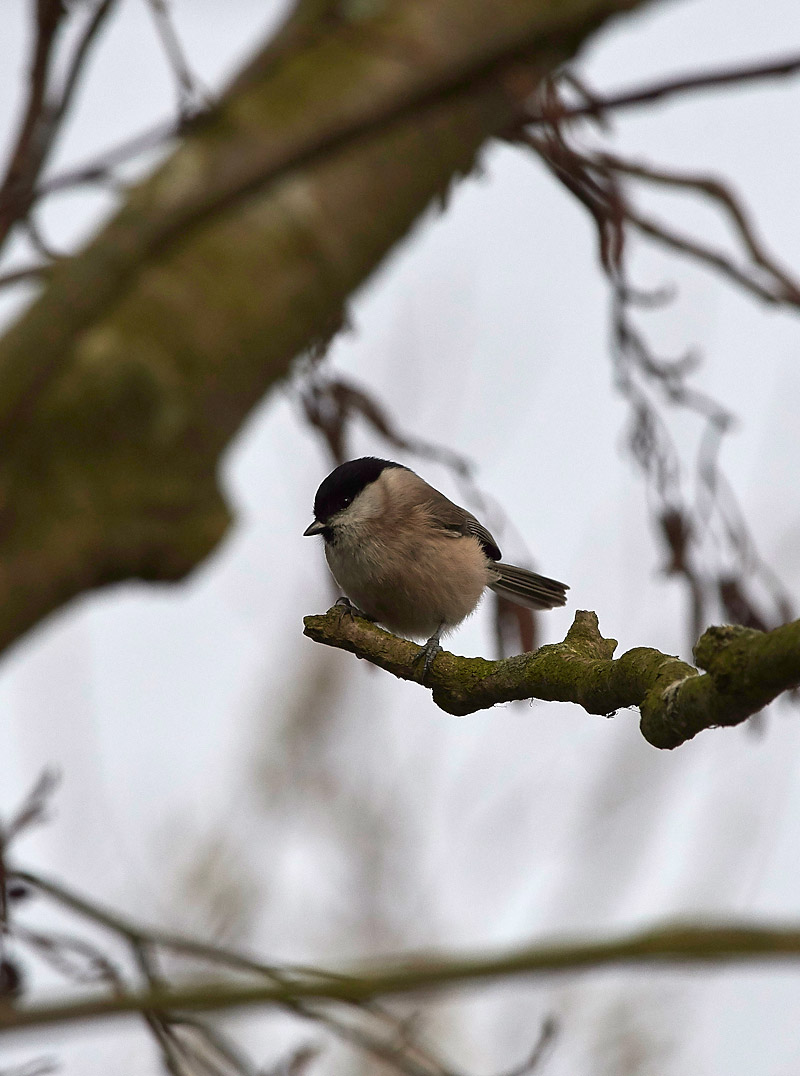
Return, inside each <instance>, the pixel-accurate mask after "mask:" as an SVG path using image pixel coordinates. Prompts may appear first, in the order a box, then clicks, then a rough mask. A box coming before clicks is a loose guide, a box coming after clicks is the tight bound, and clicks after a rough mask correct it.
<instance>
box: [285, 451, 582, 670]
mask: <svg viewBox="0 0 800 1076" xmlns="http://www.w3.org/2000/svg"><path fill="white" fill-rule="evenodd" d="M303 533H304V535H311V534H321V535H322V537H323V538H324V539H325V557H326V559H327V561H328V567H329V568H330V570H331V573H332V574H333V577H334V579H335V580H336V582H337V583H338V584H339V586H340V587H341V588H342V590H343V591H344V593H345V595H346V596H347V599H352V601H353V602H354V603H355V605H356V606H357V607H358V608H357V610H356V611H357V612H360V613H362V614H363V615H364V616H366V618H367V619H368V620H374V621H377V622H378V623H380V624H383V625H384V627H386V628H388V629H389V630H390V631H392V632H394V633H395V634H397V635H403V636H406V637H408V638H411V639H426V640H427V641H426V643H425V646H424V647H423V649H422V651H421V652H420V655H419V657H420V658H422V657H424V660H425V664H424V668H423V673H422V679H423V681H424V679H425V677H426V675H427V673H428V669H429V668H430V665H431V662H432V661H433V659H434V658H435V656H436V655H437V654H438V653H439V652H440V651H441V649H442V648H441V646H440V645H439V640H440V638H441V636H442V634H444V633H446V632H449V631H452V630H453V629H454V628H457V627H458V625H459V624H460V623H461V622H462V621H463V620H465V619H466V618H467V617H468V616H469V615H470V613H472V612H474V611H475V609H476V608H477V605H478V602H479V601H480V599H481V595H482V594H483V591H484V589H485V588H486V587H490V588H491V589H492V590H493V591H495V592H496V593H497V594H501V595H502V596H503V597H505V598H510V599H511V601H514V602H517V604H519V605H525V606H527V607H528V608H529V609H553V608H554V607H555V606H557V605H564V603H565V602H566V591H567V590H568V589H569V588H568V587H567V586H566V585H565V584H564V583H559V582H557V581H556V580H555V579H547V578H546V577H545V576H542V575H536V574H535V573H534V572H529V571H528V570H527V569H525V568H517V567H516V566H515V565H513V564H503V563H502V562H501V561H500V550H499V549H498V546H497V542H495V540H494V538H493V537H492V535H491V534H490V533H489V531H488V530H487V529H486V527H484V526H483V524H482V523H479V522H478V520H477V519H476V518H475V516H473V515H472V514H471V513H470V512H467V511H466V509H464V508H459V506H458V505H457V504H454V503H453V502H452V501H451V500H449V499H448V498H447V497H445V495H444V494H443V493H440V492H439V491H438V490H437V489H434V488H433V486H429V485H428V483H427V482H425V481H424V480H423V479H422V478H420V477H419V475H418V474H415V473H414V471H412V470H410V469H409V468H408V467H404V466H403V465H402V464H400V463H392V462H391V460H382V459H376V458H375V457H374V456H364V457H363V458H361V459H357V460H348V461H347V463H343V464H341V466H339V467H337V468H336V469H335V470H334V471H331V473H330V474H329V475H328V477H327V478H326V479H325V480H324V482H323V483H322V484H321V485H320V487H319V489H318V490H317V495H316V497H315V499H314V522H313V523H312V524H311V526H310V527H308V528H307V529H306V530H305V531H304V532H303ZM418 660H419V659H418Z"/></svg>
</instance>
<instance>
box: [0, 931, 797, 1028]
mask: <svg viewBox="0 0 800 1076" xmlns="http://www.w3.org/2000/svg"><path fill="white" fill-rule="evenodd" d="M798 958H800V929H798V928H797V927H768V926H756V925H750V924H736V923H732V924H729V925H725V926H710V925H691V924H687V925H684V926H680V925H678V926H674V925H673V926H664V927H655V928H652V929H650V930H647V931H643V932H641V933H637V934H632V935H626V936H623V937H620V938H613V939H610V940H602V941H582V942H559V941H556V942H553V943H544V944H539V945H535V946H530V947H528V948H519V949H515V950H511V951H510V952H504V953H496V954H492V953H488V954H487V953H481V954H475V955H465V956H439V957H435V956H426V955H420V956H418V957H416V958H413V959H405V960H402V961H398V962H396V963H391V964H386V965H384V966H382V967H380V966H378V967H375V966H374V965H373V967H372V968H370V969H365V970H361V971H357V970H356V971H350V972H349V973H342V974H331V975H327V976H326V975H322V976H320V977H319V978H318V979H316V980H302V981H299V982H292V983H280V984H267V983H264V982H263V980H262V981H260V982H256V983H252V984H249V983H248V984H245V985H239V984H236V985H234V984H231V983H230V982H227V983H205V984H201V985H190V986H186V987H181V988H176V989H169V990H154V991H148V992H146V993H138V994H127V995H123V996H121V997H118V996H117V997H115V996H104V997H97V996H96V995H95V996H92V997H78V998H74V999H71V1000H69V1001H66V1002H61V1003H59V1004H55V1005H52V1004H51V1005H42V1006H36V1007H31V1008H27V1009H23V1008H16V1009H14V1008H2V1009H0V1033H2V1032H8V1031H14V1030H19V1029H22V1028H29V1027H42V1026H45V1025H54V1024H65V1023H75V1022H78V1021H85V1020H100V1019H108V1018H109V1017H113V1016H119V1015H122V1014H130V1013H142V1012H153V1011H156V1012H164V1011H179V1012H181V1011H182V1012H189V1011H196V1012H207V1011H211V1010H219V1009H231V1008H244V1007H248V1006H254V1005H276V1004H286V1003H287V1002H292V1001H305V1000H318V1001H344V1002H355V1003H363V1002H367V1001H370V1000H372V999H375V998H379V997H388V996H390V995H399V994H409V993H418V992H420V991H425V992H427V993H430V992H431V991H434V990H443V989H450V988H453V987H456V986H465V985H468V984H475V983H478V984H486V983H489V982H492V981H495V980H508V979H514V978H528V977H531V976H534V975H544V974H552V973H553V972H559V971H560V972H566V971H573V972H574V971H587V970H592V969H597V968H603V967H610V966H626V967H635V966H650V967H652V966H662V967H663V966H685V965H688V964H708V965H721V964H732V963H744V962H747V963H756V962H757V963H765V962H774V961H781V962H786V961H792V962H796V961H797V960H798Z"/></svg>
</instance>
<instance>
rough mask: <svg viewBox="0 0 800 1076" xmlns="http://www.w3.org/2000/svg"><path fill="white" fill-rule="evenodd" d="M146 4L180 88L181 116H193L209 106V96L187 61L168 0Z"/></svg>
mask: <svg viewBox="0 0 800 1076" xmlns="http://www.w3.org/2000/svg"><path fill="white" fill-rule="evenodd" d="M146 3H147V6H148V7H149V8H150V11H151V13H152V15H153V21H154V23H155V27H156V32H157V33H158V36H159V39H160V40H161V44H162V46H163V49H164V55H165V56H166V58H167V62H168V64H169V67H170V70H171V71H172V74H173V76H174V78H175V83H176V86H177V88H178V112H179V115H180V116H181V117H182V118H184V117H187V116H190V115H193V114H194V113H195V112H196V111H197V109H198V108H199V107H207V106H208V104H209V101H208V98H207V95H206V94H205V92H204V91H203V90H202V89H201V88H200V86H199V83H198V81H197V79H196V78H195V76H194V74H193V73H192V70H191V68H190V66H189V63H188V60H187V59H186V54H185V53H184V50H183V46H182V45H181V40H180V38H179V37H178V33H177V31H176V29H175V26H174V23H173V21H172V16H171V14H170V10H169V6H168V4H167V0H146Z"/></svg>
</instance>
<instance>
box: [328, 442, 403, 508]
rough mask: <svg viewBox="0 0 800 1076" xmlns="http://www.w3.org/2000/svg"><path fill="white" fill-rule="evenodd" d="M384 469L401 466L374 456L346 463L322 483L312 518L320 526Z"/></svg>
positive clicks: (345, 505) (344, 506)
mask: <svg viewBox="0 0 800 1076" xmlns="http://www.w3.org/2000/svg"><path fill="white" fill-rule="evenodd" d="M387 467H400V468H402V470H407V468H405V467H403V465H402V464H401V463H392V461H391V460H379V459H377V458H376V457H375V456H362V457H361V459H358V460H348V461H347V463H343V464H341V465H340V466H339V467H337V468H336V470H335V471H331V473H330V474H329V475H328V477H327V478H326V479H325V480H324V481H323V483H322V484H321V486H320V487H319V489H318V490H317V495H316V497H315V498H314V517H315V518H316V519H318V520H319V521H320V522H321V523H325V522H327V521H328V520H329V519H330V518H331V516H334V515H336V513H337V512H340V511H341V510H342V508H346V507H347V506H348V504H350V503H351V501H353V500H354V499H355V498H356V497H357V496H358V494H359V493H360V492H361V491H362V489H364V487H365V486H368V485H369V484H370V482H374V481H375V479H376V478H378V477H379V475H381V474H382V472H383V471H385V470H386V468H387Z"/></svg>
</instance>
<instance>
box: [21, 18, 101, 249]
mask: <svg viewBox="0 0 800 1076" xmlns="http://www.w3.org/2000/svg"><path fill="white" fill-rule="evenodd" d="M115 2H116V0H101V2H100V3H99V4H98V5H97V7H96V8H95V10H94V12H93V13H92V15H91V16H90V18H89V20H88V22H87V25H86V27H85V28H84V30H83V33H82V34H81V37H80V39H79V41H78V44H77V46H76V47H75V51H74V52H73V54H72V58H71V62H70V66H69V69H68V72H67V76H66V78H65V81H64V85H63V87H62V88H61V91H60V93H58V94H57V95H55V96H54V95H53V91H52V88H51V86H50V69H51V64H52V54H53V49H54V46H55V41H56V35H57V32H58V30H59V29H60V27H61V24H62V21H63V19H64V17H65V15H66V13H67V9H66V7H65V6H64V4H63V3H62V0H41V2H40V3H39V20H38V24H37V38H36V43H35V46H34V61H33V65H32V70H31V85H30V91H29V95H28V101H27V103H26V107H25V114H24V119H23V121H22V125H21V129H20V133H19V135H18V137H17V143H16V145H15V147H14V149H13V150H12V153H11V158H10V163H9V165H8V168H7V170H6V174H5V177H4V179H3V182H2V184H0V246H2V245H3V243H5V241H6V239H7V237H8V235H9V234H10V231H11V229H12V228H13V226H14V225H15V224H16V223H17V221H19V220H21V219H22V218H24V217H25V215H26V214H27V212H28V210H29V209H30V206H31V205H32V200H33V197H34V190H35V187H36V183H37V180H38V178H39V176H40V174H41V172H42V169H43V168H44V166H45V164H46V163H47V159H48V157H49V155H50V153H51V151H52V149H53V146H54V144H55V141H56V138H57V136H58V134H59V132H60V130H61V126H62V123H63V121H64V118H65V117H66V115H67V113H68V111H69V108H70V105H71V104H72V101H73V98H74V94H75V90H76V89H77V86H78V84H79V81H80V76H81V74H82V73H83V71H84V68H85V66H86V61H87V58H88V55H89V52H90V50H91V47H92V45H93V44H94V43H95V42H96V40H97V37H98V35H99V33H100V30H101V29H102V27H103V24H104V23H105V21H106V19H107V18H108V16H109V14H110V13H111V10H112V7H113V5H114V3H115Z"/></svg>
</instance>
